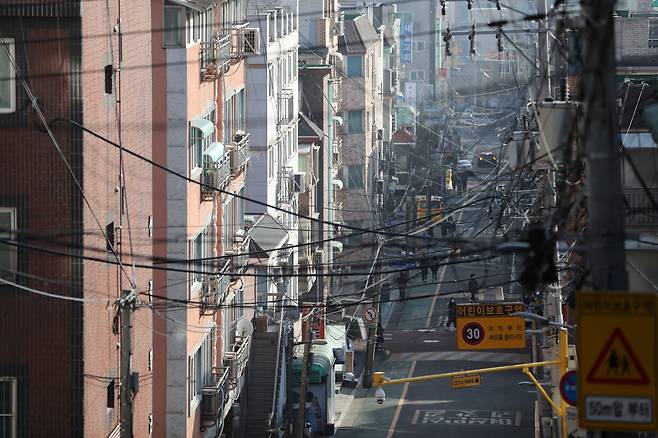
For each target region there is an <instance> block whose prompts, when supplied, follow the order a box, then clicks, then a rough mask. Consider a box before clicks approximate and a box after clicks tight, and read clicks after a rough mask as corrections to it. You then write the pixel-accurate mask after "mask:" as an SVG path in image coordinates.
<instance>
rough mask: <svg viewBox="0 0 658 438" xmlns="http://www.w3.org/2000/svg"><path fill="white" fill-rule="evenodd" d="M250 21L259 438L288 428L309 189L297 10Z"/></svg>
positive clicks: (272, 8) (252, 373)
mask: <svg viewBox="0 0 658 438" xmlns="http://www.w3.org/2000/svg"><path fill="white" fill-rule="evenodd" d="M247 15H248V19H249V22H250V23H253V24H254V26H255V27H257V28H258V29H259V32H260V37H259V41H260V53H259V54H256V55H253V56H250V57H249V58H248V59H247V80H246V86H247V90H249V93H248V95H247V124H248V126H249V127H250V129H251V141H250V147H251V150H252V151H253V156H252V157H251V161H250V165H249V169H248V172H247V186H246V193H247V197H248V198H249V200H250V201H249V202H247V205H246V212H247V213H248V215H249V222H248V227H249V228H250V234H251V250H252V251H251V253H252V260H250V262H249V266H250V269H249V274H250V276H252V277H251V278H249V279H246V280H245V288H246V289H247V290H248V291H249V294H250V295H253V296H254V297H255V301H256V302H257V305H256V313H257V314H256V318H255V320H256V321H257V323H256V324H255V326H256V327H255V328H256V330H255V332H254V338H253V342H254V348H253V353H254V354H258V360H257V363H256V362H254V363H252V364H251V365H250V367H249V371H248V380H249V386H248V388H247V397H246V407H247V408H246V409H247V410H246V415H245V416H244V422H245V433H246V434H247V436H262V435H264V434H265V433H266V432H267V430H278V431H282V430H283V429H282V428H283V427H284V415H285V407H286V402H287V398H286V396H287V394H286V369H287V365H286V364H287V363H288V362H287V361H288V357H289V349H288V345H289V342H290V340H291V337H292V335H293V333H294V330H296V329H297V330H298V329H299V324H298V323H297V321H298V320H299V312H296V311H290V309H291V308H292V307H296V305H297V300H298V295H299V288H298V273H299V254H298V250H297V243H298V237H299V236H298V231H297V230H298V229H299V226H300V225H299V219H298V217H297V214H298V211H299V194H300V193H301V192H303V191H305V186H306V183H305V174H303V173H300V172H299V163H298V112H299V104H298V98H299V92H298V82H297V62H298V53H297V48H298V44H299V35H298V27H299V21H298V20H299V18H298V9H297V4H294V5H292V6H286V5H285V4H282V3H281V2H269V3H267V4H265V3H262V4H261V3H252V4H250V5H249V8H248V10H247ZM252 200H253V201H252ZM254 255H255V257H254ZM295 325H297V327H295ZM268 418H269V420H268Z"/></svg>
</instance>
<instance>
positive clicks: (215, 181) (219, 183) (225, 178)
mask: <svg viewBox="0 0 658 438" xmlns="http://www.w3.org/2000/svg"><path fill="white" fill-rule="evenodd" d="M208 149H211V148H208ZM210 154H211V153H210V152H208V153H205V152H204V155H210ZM230 176H231V160H230V155H229V154H223V155H221V157H209V156H208V157H204V160H203V174H202V175H201V183H202V184H203V185H202V186H201V200H202V201H207V200H209V199H212V198H213V196H214V195H215V193H216V192H217V191H220V190H224V189H225V188H226V187H227V186H228V183H229V181H230Z"/></svg>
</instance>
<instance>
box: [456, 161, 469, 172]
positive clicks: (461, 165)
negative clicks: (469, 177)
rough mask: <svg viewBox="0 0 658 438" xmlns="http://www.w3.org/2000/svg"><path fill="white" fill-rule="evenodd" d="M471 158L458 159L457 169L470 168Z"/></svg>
mask: <svg viewBox="0 0 658 438" xmlns="http://www.w3.org/2000/svg"><path fill="white" fill-rule="evenodd" d="M471 167H472V165H471V160H458V161H457V170H471Z"/></svg>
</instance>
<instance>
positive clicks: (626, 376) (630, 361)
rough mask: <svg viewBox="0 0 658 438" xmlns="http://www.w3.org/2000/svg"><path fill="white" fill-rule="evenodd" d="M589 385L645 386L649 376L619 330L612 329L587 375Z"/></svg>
mask: <svg viewBox="0 0 658 438" xmlns="http://www.w3.org/2000/svg"><path fill="white" fill-rule="evenodd" d="M587 381H588V382H589V383H620V384H626V385H633V384H637V385H646V384H648V383H649V376H647V373H646V372H645V371H644V368H643V367H642V364H641V363H640V361H639V360H638V358H637V355H636V354H635V352H634V351H633V349H632V348H631V346H630V345H629V344H628V341H627V340H626V337H624V333H623V332H622V331H621V329H620V328H616V329H614V331H613V332H612V334H611V335H610V338H609V339H608V341H607V342H606V343H605V345H604V346H603V349H602V350H601V354H599V356H598V358H597V359H596V361H595V362H594V366H593V367H592V369H591V370H590V371H589V373H588V374H587Z"/></svg>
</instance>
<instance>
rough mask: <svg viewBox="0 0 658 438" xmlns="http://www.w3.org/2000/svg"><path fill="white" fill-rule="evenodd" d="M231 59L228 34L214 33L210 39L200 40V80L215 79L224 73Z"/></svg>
mask: <svg viewBox="0 0 658 438" xmlns="http://www.w3.org/2000/svg"><path fill="white" fill-rule="evenodd" d="M230 61H231V37H230V35H225V36H220V35H215V36H213V37H212V39H211V41H202V42H201V55H200V62H201V80H202V81H215V80H217V79H218V78H219V76H221V75H222V74H224V73H226V71H227V69H228V67H229V63H230Z"/></svg>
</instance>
